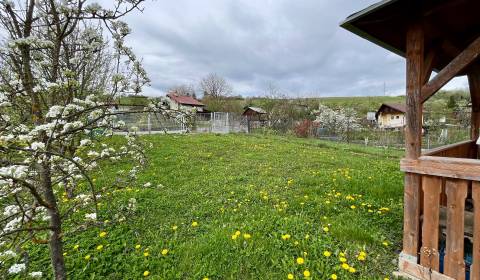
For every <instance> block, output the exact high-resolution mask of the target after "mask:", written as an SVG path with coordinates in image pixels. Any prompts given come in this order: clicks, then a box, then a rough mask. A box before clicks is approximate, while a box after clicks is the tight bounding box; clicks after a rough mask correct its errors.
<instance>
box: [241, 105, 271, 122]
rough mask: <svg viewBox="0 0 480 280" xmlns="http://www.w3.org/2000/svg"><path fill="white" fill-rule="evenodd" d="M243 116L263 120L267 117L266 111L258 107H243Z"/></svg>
mask: <svg viewBox="0 0 480 280" xmlns="http://www.w3.org/2000/svg"><path fill="white" fill-rule="evenodd" d="M244 109H245V111H244V112H243V114H242V115H243V116H245V117H247V118H248V119H249V120H255V121H265V120H266V117H267V112H266V111H265V110H263V109H262V108H259V107H245V108H244Z"/></svg>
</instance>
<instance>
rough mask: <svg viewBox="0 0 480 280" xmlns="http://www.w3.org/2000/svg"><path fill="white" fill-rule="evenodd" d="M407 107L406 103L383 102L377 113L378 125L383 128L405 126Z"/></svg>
mask: <svg viewBox="0 0 480 280" xmlns="http://www.w3.org/2000/svg"><path fill="white" fill-rule="evenodd" d="M406 109H407V108H406V106H405V104H387V103H384V104H382V106H380V108H379V109H378V111H377V113H376V118H377V124H378V127H379V128H382V129H400V128H403V127H404V126H405V112H406Z"/></svg>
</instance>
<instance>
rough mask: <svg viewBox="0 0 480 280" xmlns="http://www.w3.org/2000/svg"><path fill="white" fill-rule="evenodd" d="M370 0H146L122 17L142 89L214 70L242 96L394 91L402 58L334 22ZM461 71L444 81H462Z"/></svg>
mask: <svg viewBox="0 0 480 280" xmlns="http://www.w3.org/2000/svg"><path fill="white" fill-rule="evenodd" d="M375 2H376V0H334V1H332V0H295V1H292V0H202V1H198V0H175V1H167V0H157V1H152V0H148V1H147V2H146V3H145V4H144V5H143V7H144V11H143V13H140V12H136V13H134V14H131V15H129V16H128V18H126V21H127V22H128V23H129V24H130V27H131V28H132V30H133V33H132V35H131V37H130V39H129V44H130V45H131V46H132V47H133V49H134V51H135V52H136V53H137V55H138V56H139V57H142V58H143V61H144V65H145V68H146V69H147V71H148V73H149V76H150V78H151V80H152V85H151V87H150V88H146V89H145V93H146V94H147V95H162V94H164V93H165V91H167V90H168V88H170V87H172V86H175V85H179V84H192V85H194V86H198V83H199V81H200V79H201V78H202V77H204V76H206V75H208V74H209V73H217V74H218V75H221V76H223V77H225V79H226V80H227V81H228V82H229V83H230V84H231V85H232V86H233V88H234V93H235V94H240V95H243V96H260V95H264V94H265V92H266V89H267V88H268V86H269V85H270V84H272V85H274V86H275V87H277V88H279V89H281V90H282V91H283V92H284V93H285V94H288V95H290V96H292V97H296V96H299V97H300V96H301V97H304V96H316V97H325V96H368V95H383V94H384V85H386V86H385V88H386V94H387V95H399V94H402V93H403V92H404V89H405V82H404V79H405V73H404V72H405V61H404V59H403V58H401V57H399V56H397V55H395V54H392V53H389V52H388V51H386V50H383V49H382V48H380V47H378V46H376V45H373V44H372V43H370V42H368V41H366V40H364V39H362V38H360V37H357V36H356V35H354V34H351V33H349V32H348V31H346V30H343V29H342V28H340V27H339V23H340V22H341V21H342V20H343V19H345V18H346V17H347V16H348V15H350V14H352V13H353V12H356V11H358V10H360V9H362V8H364V7H367V6H368V5H370V4H372V3H375ZM465 87H467V82H466V80H465V79H457V80H454V81H452V82H451V83H450V84H449V85H447V88H465Z"/></svg>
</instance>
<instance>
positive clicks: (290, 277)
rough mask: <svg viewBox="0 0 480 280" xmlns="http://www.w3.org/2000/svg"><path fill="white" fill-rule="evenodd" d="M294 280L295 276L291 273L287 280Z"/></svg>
mask: <svg viewBox="0 0 480 280" xmlns="http://www.w3.org/2000/svg"><path fill="white" fill-rule="evenodd" d="M294 278H295V276H293V274H291V273H289V274H288V275H287V279H289V280H292V279H294Z"/></svg>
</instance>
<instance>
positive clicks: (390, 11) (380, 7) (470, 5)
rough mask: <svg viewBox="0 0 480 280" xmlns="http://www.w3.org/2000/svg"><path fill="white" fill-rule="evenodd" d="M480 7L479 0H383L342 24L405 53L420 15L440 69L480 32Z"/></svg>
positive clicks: (360, 34)
mask: <svg viewBox="0 0 480 280" xmlns="http://www.w3.org/2000/svg"><path fill="white" fill-rule="evenodd" d="M414 5H416V6H414ZM419 5H420V6H419ZM479 11H480V1H479V0H423V1H412V0H383V1H380V2H378V3H376V4H374V5H371V6H370V7H368V8H366V9H364V10H362V11H359V12H357V13H355V14H353V15H351V16H349V17H348V18H347V19H346V20H345V21H344V22H342V23H341V26H342V27H343V28H345V29H347V30H349V31H351V32H353V33H355V34H357V35H359V36H360V37H363V38H365V39H367V40H369V41H371V42H373V43H375V44H377V45H379V46H381V47H383V48H385V49H387V50H390V51H392V52H394V53H396V54H399V55H401V56H403V57H405V52H406V32H407V25H408V22H409V20H410V19H411V18H412V17H414V15H417V16H419V17H420V18H422V20H423V24H424V28H425V49H426V50H428V49H431V50H433V51H435V53H436V55H435V59H434V63H433V68H434V69H436V70H439V69H442V68H444V67H445V66H446V65H447V64H448V63H449V62H450V61H451V60H452V59H453V58H454V57H456V56H457V55H458V54H460V53H461V51H462V50H464V49H465V48H466V47H467V46H468V45H469V44H470V43H472V42H473V41H474V40H475V39H477V38H478V37H479V36H480V14H479Z"/></svg>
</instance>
